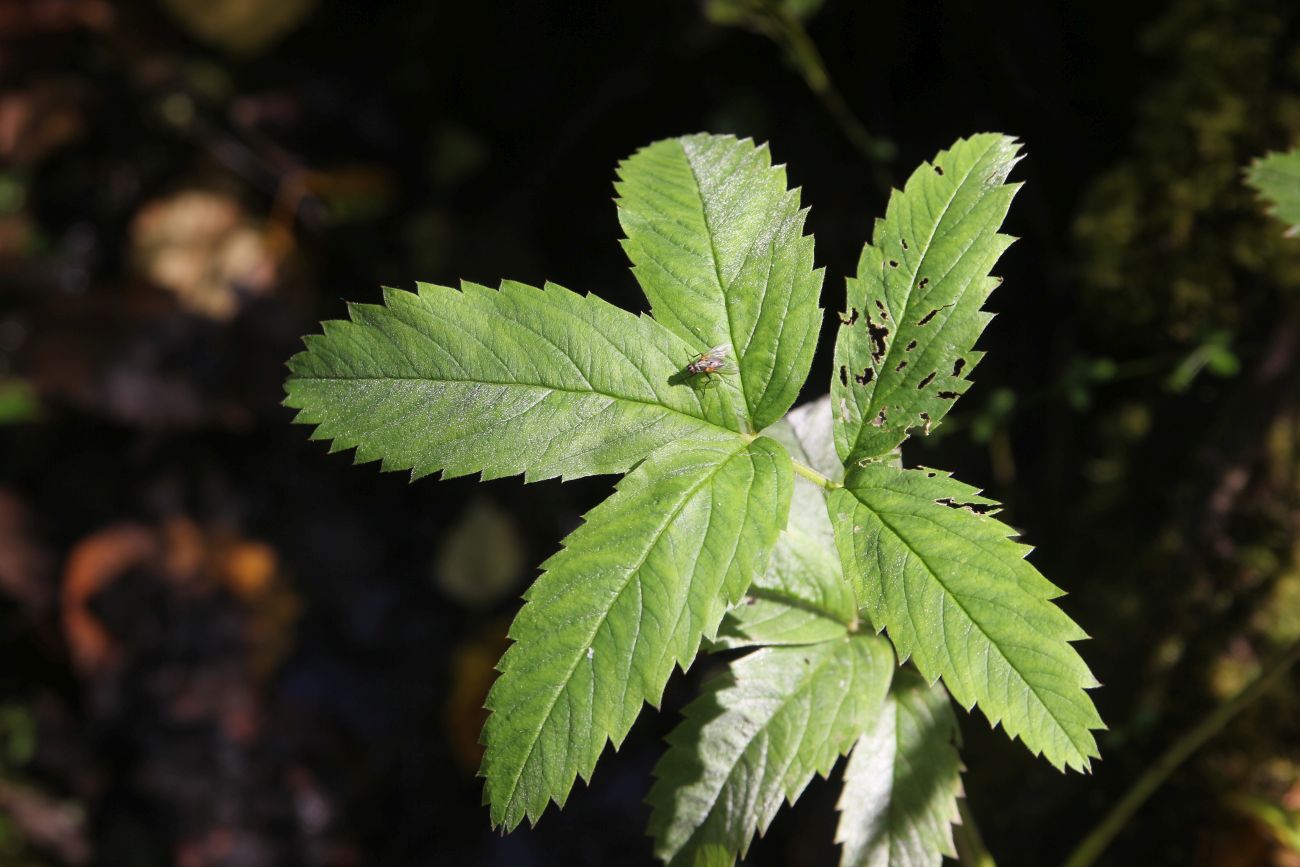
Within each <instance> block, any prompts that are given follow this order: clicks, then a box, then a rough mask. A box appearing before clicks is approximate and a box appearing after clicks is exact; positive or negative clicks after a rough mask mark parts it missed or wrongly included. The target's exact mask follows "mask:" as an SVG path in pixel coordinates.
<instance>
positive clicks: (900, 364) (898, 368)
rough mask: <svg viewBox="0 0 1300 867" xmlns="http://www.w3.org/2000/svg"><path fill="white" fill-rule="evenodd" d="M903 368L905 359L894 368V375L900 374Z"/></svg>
mask: <svg viewBox="0 0 1300 867" xmlns="http://www.w3.org/2000/svg"><path fill="white" fill-rule="evenodd" d="M904 367H907V359H906V358H904V359H903V360H902V361H900V362H898V366H897V367H895V368H894V373H902V371H903V368H904Z"/></svg>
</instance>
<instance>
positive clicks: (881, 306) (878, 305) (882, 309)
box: [876, 298, 889, 322]
mask: <svg viewBox="0 0 1300 867" xmlns="http://www.w3.org/2000/svg"><path fill="white" fill-rule="evenodd" d="M876 309H877V310H879V311H880V318H881V319H883V320H885V321H886V322H888V321H889V311H888V310H886V309H885V305H884V304H883V303H882V302H881V300H880V299H879V298H877V299H876Z"/></svg>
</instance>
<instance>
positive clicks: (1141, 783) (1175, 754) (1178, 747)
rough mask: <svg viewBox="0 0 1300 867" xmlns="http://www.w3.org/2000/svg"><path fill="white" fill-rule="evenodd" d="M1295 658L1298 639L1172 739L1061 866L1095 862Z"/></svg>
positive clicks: (1299, 654) (1299, 652)
mask: <svg viewBox="0 0 1300 867" xmlns="http://www.w3.org/2000/svg"><path fill="white" fill-rule="evenodd" d="M1298 660H1300V641H1296V642H1295V643H1294V644H1292V645H1291V646H1290V647H1288V648H1287V649H1286V651H1284V652H1283V653H1282V655H1281V656H1279V657H1278V658H1277V659H1275V660H1273V662H1272V663H1270V664H1269V666H1268V667H1267V668H1265V669H1264V670H1263V671H1262V672H1260V674H1259V676H1258V677H1256V678H1255V679H1254V680H1253V681H1251V682H1250V683H1249V684H1247V685H1246V686H1245V687H1243V688H1242V689H1241V691H1240V692H1238V693H1237V694H1236V695H1234V696H1233V697H1232V698H1230V699H1228V700H1227V701H1226V702H1224V703H1222V704H1220V705H1219V706H1218V707H1216V708H1215V709H1214V710H1213V711H1211V712H1210V714H1209V715H1208V716H1206V717H1205V719H1203V720H1201V722H1200V723H1199V724H1197V725H1196V726H1195V727H1193V728H1192V729H1191V730H1190V731H1188V732H1187V733H1186V734H1184V735H1183V736H1182V737H1181V738H1179V739H1178V740H1177V741H1175V742H1174V743H1173V744H1172V745H1171V746H1170V747H1169V749H1167V750H1165V752H1164V754H1163V755H1161V756H1160V758H1158V759H1157V760H1156V761H1155V763H1154V764H1152V765H1151V766H1150V767H1149V768H1147V769H1146V771H1145V772H1143V774H1142V776H1140V777H1138V778H1137V780H1136V781H1135V782H1134V783H1133V785H1132V786H1130V787H1129V790H1128V791H1127V792H1126V793H1125V794H1124V797H1123V798H1120V800H1119V801H1118V802H1117V803H1116V804H1115V806H1113V807H1111V809H1110V812H1109V813H1107V814H1106V817H1105V818H1104V819H1102V820H1101V823H1100V824H1098V825H1097V827H1096V828H1094V829H1093V830H1092V831H1091V832H1090V833H1089V834H1088V836H1086V837H1084V838H1083V842H1081V843H1080V844H1079V845H1078V847H1077V848H1076V849H1075V850H1074V852H1072V853H1071V854H1070V857H1069V858H1067V859H1066V860H1065V865H1064V867H1089V865H1091V864H1092V863H1093V862H1095V861H1096V860H1097V858H1098V857H1100V856H1101V853H1102V852H1104V851H1105V849H1106V847H1107V846H1109V845H1110V844H1111V842H1113V841H1114V839H1115V837H1116V836H1117V835H1118V834H1119V832H1120V831H1121V830H1123V828H1124V826H1125V825H1127V824H1128V821H1129V820H1130V819H1131V818H1132V817H1133V814H1134V813H1136V812H1137V811H1138V809H1139V808H1141V806H1142V805H1143V804H1144V803H1146V800H1147V798H1149V797H1151V794H1152V793H1153V792H1155V790H1156V789H1158V788H1160V786H1161V784H1163V783H1164V781H1165V780H1167V779H1169V775H1170V774H1172V773H1173V772H1174V771H1175V770H1176V769H1177V768H1178V766H1179V765H1181V764H1182V763H1183V762H1185V761H1186V760H1187V758H1188V757H1189V756H1191V755H1192V753H1194V752H1196V751H1197V750H1198V749H1200V748H1201V746H1203V745H1204V744H1205V742H1206V741H1208V740H1209V739H1210V738H1212V737H1214V736H1215V735H1216V734H1218V733H1219V732H1220V731H1222V730H1223V727H1224V726H1226V725H1227V724H1228V723H1229V722H1230V721H1231V720H1232V718H1233V717H1235V716H1236V715H1237V714H1239V713H1241V712H1242V711H1243V710H1245V709H1246V708H1247V707H1249V706H1250V704H1251V703H1252V702H1254V701H1255V700H1256V699H1258V698H1259V697H1260V696H1262V695H1263V694H1264V693H1266V692H1268V690H1269V689H1270V688H1271V687H1272V686H1273V685H1274V684H1275V683H1277V682H1278V680H1280V679H1281V678H1282V676H1283V675H1284V674H1286V673H1287V671H1289V670H1290V668H1291V666H1293V665H1295V663H1296V662H1297V661H1298Z"/></svg>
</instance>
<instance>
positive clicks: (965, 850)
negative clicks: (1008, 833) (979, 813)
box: [953, 798, 998, 867]
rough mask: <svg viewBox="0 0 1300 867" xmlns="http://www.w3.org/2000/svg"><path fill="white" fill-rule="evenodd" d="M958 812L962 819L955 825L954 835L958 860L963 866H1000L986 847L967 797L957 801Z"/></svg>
mask: <svg viewBox="0 0 1300 867" xmlns="http://www.w3.org/2000/svg"><path fill="white" fill-rule="evenodd" d="M957 812H958V814H959V815H960V816H961V821H960V822H959V823H958V824H957V825H955V826H953V837H954V841H955V842H956V844H957V860H958V862H959V863H960V864H961V865H962V867H998V862H996V861H994V860H993V855H992V854H991V853H990V852H989V850H988V849H986V848H985V847H984V838H983V837H981V836H980V829H979V826H978V825H976V824H975V817H974V816H973V815H971V811H970V808H969V807H968V806H967V805H966V799H965V798H962V799H961V800H959V801H958V802H957Z"/></svg>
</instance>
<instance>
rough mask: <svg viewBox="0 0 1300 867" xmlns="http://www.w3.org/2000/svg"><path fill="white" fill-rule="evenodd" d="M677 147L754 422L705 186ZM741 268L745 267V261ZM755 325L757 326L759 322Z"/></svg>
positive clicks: (748, 414) (742, 395) (747, 410)
mask: <svg viewBox="0 0 1300 867" xmlns="http://www.w3.org/2000/svg"><path fill="white" fill-rule="evenodd" d="M677 147H679V148H680V149H681V151H682V159H683V160H684V161H685V162H686V170H687V171H689V172H690V173H691V180H692V181H693V182H694V188H693V189H694V192H695V198H696V199H697V200H698V201H699V203H700V219H701V220H702V221H703V222H704V234H706V235H708V238H709V255H710V256H711V258H712V259H713V274H714V277H716V278H717V281H718V296H719V297H718V300H719V301H720V302H721V304H722V315H723V317H724V318H725V319H726V320H727V337H728V338H729V339H730V340H731V346H732V351H733V352H735V353H736V366H737V367H738V368H740V399H741V400H742V401H744V403H745V416H746V422H747V423H752V422H750V419H751V418H752V417H753V407H752V406H751V404H750V400H749V393H748V391H747V390H746V388H745V367H744V365H743V363H742V361H743V359H742V358H741V357H740V352H741V349H742V347H740V346H738V345H737V344H736V328H735V323H734V322H732V320H731V310H730V309H729V308H728V307H727V289H728V287H729V286H730V284H729V283H728V282H727V281H726V280H724V279H723V277H722V262H721V261H720V260H719V258H718V245H717V243H716V242H715V237H716V233H715V232H714V231H713V224H712V223H711V222H710V220H709V209H708V207H707V206H706V205H705V203H704V186H703V184H701V183H700V176H699V175H698V174H697V173H696V171H695V163H694V161H692V160H691V155H690V154H689V153H688V152H687V151H686V145H684V144H683V143H682V142H681V140H680V139H678V140H677ZM752 251H753V245H751V248H750V249H749V250H746V251H745V259H746V260H748V259H749V255H750V253H751V252H752ZM741 268H742V269H743V268H744V264H743V263H742V264H741ZM766 291H767V290H766V287H764V293H766ZM755 327H757V323H756V326H755ZM746 346H748V344H746Z"/></svg>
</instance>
